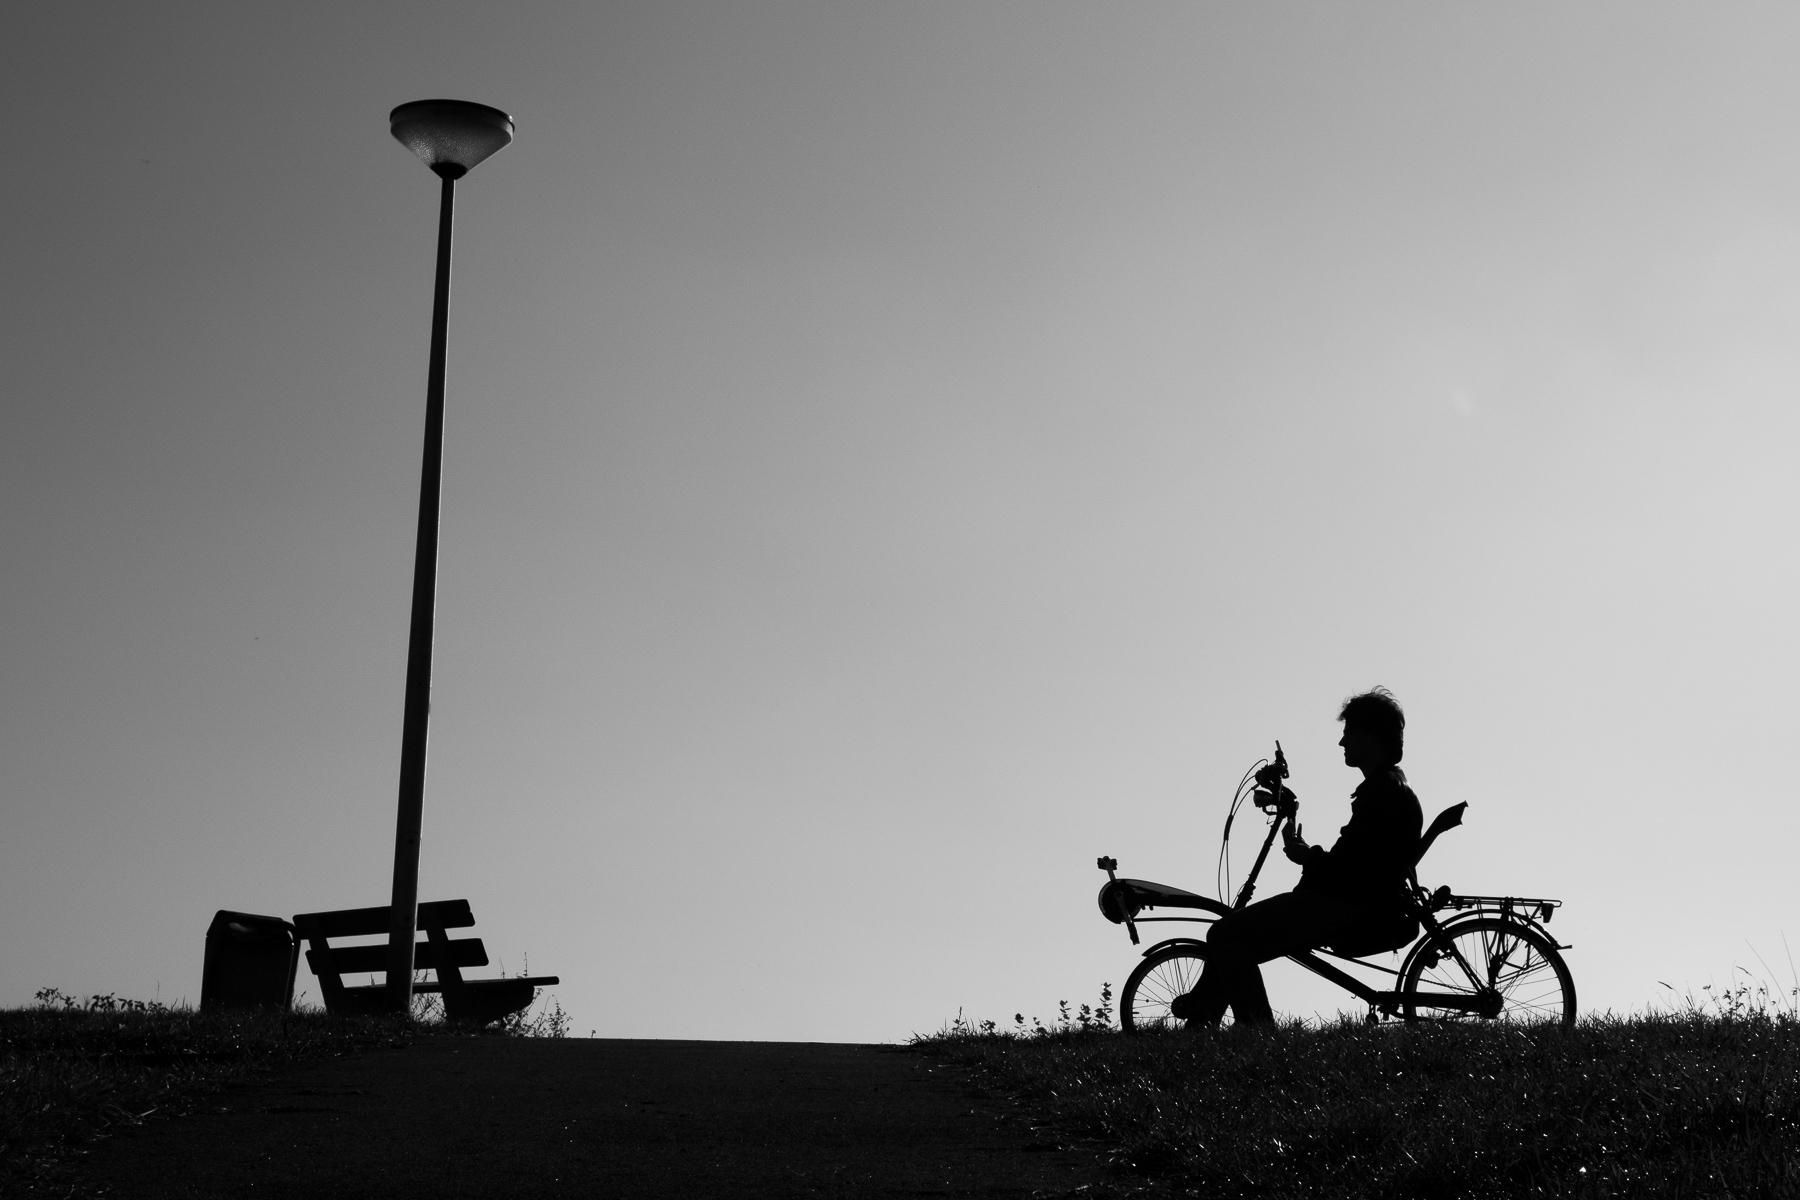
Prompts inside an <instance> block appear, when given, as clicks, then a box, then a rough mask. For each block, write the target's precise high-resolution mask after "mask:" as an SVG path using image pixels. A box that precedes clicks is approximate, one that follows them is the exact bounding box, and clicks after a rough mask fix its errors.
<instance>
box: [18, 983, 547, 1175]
mask: <svg viewBox="0 0 1800 1200" xmlns="http://www.w3.org/2000/svg"><path fill="white" fill-rule="evenodd" d="M419 999H420V1000H421V1001H425V1000H427V999H429V1000H436V997H420V998H419ZM37 1000H38V1003H37V1005H36V1006H35V1007H32V1008H23V1009H7V1010H0V1194H4V1195H13V1194H16V1193H25V1192H34V1193H40V1194H49V1193H51V1192H52V1191H54V1192H55V1193H56V1194H68V1191H69V1180H70V1178H71V1167H72V1165H73V1162H74V1160H75V1159H78V1158H79V1157H80V1155H81V1154H82V1153H84V1152H85V1150H86V1149H87V1148H88V1147H89V1146H91V1145H92V1144H94V1143H95V1142H98V1141H100V1140H103V1139H105V1138H108V1137H114V1136H118V1135H119V1134H121V1133H128V1132H130V1131H131V1130H133V1129H135V1128H136V1127H138V1126H141V1125H143V1124H144V1123H145V1122H146V1121H148V1120H153V1119H157V1118H161V1117H168V1116H179V1115H182V1114H184V1113H187V1112H191V1111H192V1110H193V1109H194V1108H195V1107H196V1106H197V1105H199V1104H200V1103H202V1102H203V1101H204V1100H205V1099H206V1098H207V1097H208V1096H210V1095H213V1094H214V1093H216V1092H218V1091H219V1090H220V1089H222V1088H224V1087H226V1086H228V1085H229V1084H230V1083H232V1082H233V1081H234V1080H237V1079H240V1078H242V1077H244V1076H246V1075H249V1074H251V1073H254V1072H258V1071H264V1070H269V1069H272V1068H277V1067H283V1066H288V1065H291V1064H294V1063H298V1062H305V1061H310V1060H317V1059H324V1058H334V1057H342V1056H344V1055H349V1054H358V1053H361V1052H363V1051H364V1050H367V1049H370V1048H374V1047H380V1046H395V1045H409V1044H411V1042H412V1040H413V1039H414V1038H417V1037H421V1036H471V1035H470V1034H469V1033H468V1032H467V1031H465V1030H458V1029H454V1028H452V1027H448V1026H445V1025H443V1024H442V1023H441V1022H436V1021H434V1020H432V1017H431V1013H430V1012H429V1011H428V1006H427V1005H426V1004H424V1003H421V1004H420V1005H419V1010H420V1011H419V1012H418V1013H417V1014H415V1019H412V1020H408V1019H404V1018H400V1017H392V1016H389V1017H341V1016H331V1015H328V1014H326V1013H325V1012H323V1011H320V1010H317V1009H312V1010H302V1011H296V1012H289V1013H282V1012H270V1011H253V1012H222V1013H201V1012H196V1011H194V1010H193V1009H191V1008H187V1007H166V1006H164V1005H160V1004H153V1003H146V1002H144V1001H139V1000H129V999H121V998H119V997H117V996H111V995H107V996H90V997H88V998H87V999H86V1000H85V1001H78V1000H76V999H75V998H73V997H70V996H66V995H64V994H63V993H62V992H60V991H58V990H57V989H55V988H45V989H44V990H43V991H40V992H39V993H38V995H37ZM534 1009H535V1010H536V1011H535V1013H534V1011H533V1010H534ZM568 1023H569V1022H568V1018H567V1016H565V1015H564V1014H563V1012H562V1009H561V1007H560V1006H559V1005H556V1004H555V1002H554V1001H551V1002H550V1004H549V1005H548V1006H545V1007H543V1008H539V1007H538V1006H536V1005H534V1006H533V1009H528V1010H526V1011H525V1012H522V1013H517V1014H514V1016H513V1017H512V1018H509V1019H508V1020H507V1021H506V1022H502V1023H500V1024H498V1025H496V1026H491V1027H490V1028H489V1029H488V1030H487V1031H486V1032H488V1033H491V1034H502V1035H510V1036H516V1037H562V1036H564V1035H565V1034H566V1032H567V1029H568Z"/></svg>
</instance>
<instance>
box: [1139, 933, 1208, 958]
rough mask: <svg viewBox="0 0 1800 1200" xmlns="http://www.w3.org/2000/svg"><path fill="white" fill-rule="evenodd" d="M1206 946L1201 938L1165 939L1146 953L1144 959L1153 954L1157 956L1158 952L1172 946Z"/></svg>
mask: <svg viewBox="0 0 1800 1200" xmlns="http://www.w3.org/2000/svg"><path fill="white" fill-rule="evenodd" d="M1204 945H1206V943H1205V942H1204V941H1202V940H1201V939H1199V938H1164V939H1163V940H1162V941H1160V942H1158V943H1156V945H1154V946H1152V947H1150V948H1149V949H1148V950H1146V951H1144V957H1145V958H1149V957H1150V956H1151V955H1152V954H1155V953H1156V952H1157V951H1158V950H1167V949H1168V948H1169V947H1170V946H1204Z"/></svg>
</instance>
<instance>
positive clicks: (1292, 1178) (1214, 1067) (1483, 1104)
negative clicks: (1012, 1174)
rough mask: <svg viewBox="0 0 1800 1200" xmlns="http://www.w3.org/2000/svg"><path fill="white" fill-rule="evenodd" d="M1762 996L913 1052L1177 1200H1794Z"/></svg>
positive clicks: (959, 1026)
mask: <svg viewBox="0 0 1800 1200" xmlns="http://www.w3.org/2000/svg"><path fill="white" fill-rule="evenodd" d="M1763 999H1764V1002H1763V1003H1760V1004H1759V1003H1757V1000H1756V997H1755V996H1753V995H1748V994H1747V991H1740V992H1738V993H1736V994H1735V995H1734V994H1733V993H1726V994H1724V995H1723V996H1722V997H1712V996H1710V995H1709V996H1706V997H1703V998H1702V999H1701V1000H1699V1001H1696V1000H1695V999H1694V998H1693V997H1691V996H1690V997H1688V999H1687V1002H1686V1004H1685V1005H1684V1006H1683V1007H1680V1008H1677V1009H1675V1010H1673V1011H1665V1012H1656V1013H1650V1014H1646V1015H1641V1016H1635V1017H1629V1018H1622V1017H1612V1016H1606V1017H1590V1018H1587V1019H1584V1020H1583V1021H1581V1022H1580V1023H1579V1024H1578V1025H1577V1026H1576V1028H1575V1029H1574V1030H1573V1032H1570V1033H1564V1032H1563V1031H1561V1030H1560V1029H1558V1028H1554V1027H1549V1026H1536V1027H1529V1026H1526V1027H1522V1026H1509V1025H1502V1024H1484V1023H1475V1024H1458V1025H1447V1026H1409V1025H1399V1024H1384V1025H1375V1026H1370V1025H1365V1024H1363V1023H1361V1022H1344V1023H1340V1024H1332V1025H1324V1026H1318V1025H1313V1026H1307V1025H1303V1024H1299V1023H1295V1024H1292V1025H1288V1026H1284V1027H1282V1028H1279V1029H1275V1030H1270V1031H1255V1030H1233V1029H1226V1030H1222V1031H1191V1032H1190V1031H1182V1030H1177V1031H1170V1032H1161V1033H1153V1034H1138V1035H1125V1034H1121V1033H1118V1032H1116V1031H1112V1030H1110V1029H1105V1028H1102V1027H1100V1026H1099V1025H1097V1024H1095V1023H1092V1022H1090V1024H1089V1026H1088V1027H1087V1028H1085V1029H1084V1028H1082V1027H1081V1026H1080V1024H1079V1023H1078V1022H1075V1021H1070V1020H1066V1019H1065V1020H1063V1021H1061V1022H1058V1023H1054V1024H1053V1025H1051V1026H1048V1027H1045V1026H1041V1025H1037V1026H1034V1027H1032V1028H1029V1029H1027V1028H1026V1027H1025V1025H1024V1022H1023V1021H1022V1020H1015V1030H1014V1031H1013V1032H1011V1033H1006V1032H1001V1031H999V1030H998V1029H995V1028H994V1026H993V1025H992V1023H985V1022H984V1023H982V1024H981V1025H973V1024H970V1023H968V1022H960V1023H953V1024H952V1025H951V1026H949V1027H947V1028H946V1029H945V1030H944V1031H942V1032H940V1033H939V1034H937V1035H935V1036H934V1037H929V1038H922V1039H917V1043H918V1044H920V1045H922V1046H923V1047H925V1048H927V1049H929V1050H932V1051H935V1052H936V1053H939V1054H942V1055H945V1056H947V1057H949V1058H951V1059H954V1060H956V1061H959V1062H962V1063H965V1064H968V1065H971V1066H973V1067H975V1068H976V1069H977V1070H978V1071H979V1072H980V1075H981V1077H982V1079H983V1082H984V1084H985V1085H986V1086H987V1087H989V1088H992V1089H996V1090H1000V1091H1003V1092H1006V1093H1008V1094H1011V1095H1013V1096H1015V1097H1017V1098H1019V1099H1020V1100H1021V1101H1023V1102H1025V1103H1026V1104H1027V1105H1029V1106H1031V1107H1033V1108H1035V1109H1037V1110H1039V1111H1040V1112H1043V1113H1045V1114H1046V1115H1047V1116H1049V1117H1050V1118H1051V1119H1052V1120H1053V1121H1054V1122H1055V1123H1056V1124H1057V1125H1058V1126H1059V1127H1060V1128H1062V1129H1064V1130H1065V1131H1067V1132H1069V1133H1071V1134H1074V1135H1076V1136H1081V1137H1085V1138H1087V1139H1090V1140H1091V1141H1093V1142H1094V1143H1096V1144H1097V1145H1098V1146H1099V1147H1100V1148H1101V1150H1102V1153H1103V1154H1104V1156H1105V1157H1106V1159H1107V1160H1108V1161H1109V1163H1110V1164H1111V1166H1112V1167H1113V1168H1114V1169H1115V1170H1116V1171H1118V1172H1120V1173H1121V1174H1122V1175H1124V1176H1135V1177H1137V1178H1138V1179H1139V1180H1141V1181H1146V1182H1153V1183H1155V1184H1157V1185H1158V1189H1157V1190H1159V1191H1160V1190H1164V1189H1165V1188H1166V1189H1168V1190H1171V1191H1173V1192H1174V1193H1176V1194H1193V1195H1198V1196H1203V1197H1208V1198H1212V1197H1220V1198H1223V1197H1239V1196H1242V1197H1301V1196H1305V1197H1321V1198H1323V1197H1384V1198H1386V1197H1419V1198H1426V1197H1457V1198H1463V1197H1509V1198H1510V1197H1518V1196H1531V1195H1545V1196H1593V1197H1601V1196H1633V1197H1636V1196H1671V1197H1673V1196H1745V1197H1750V1196H1755V1197H1764V1196H1800V1019H1797V1018H1796V1015H1795V1013H1794V1012H1793V1010H1792V1006H1791V1004H1790V1005H1786V1006H1784V1005H1783V1004H1780V1003H1777V1004H1773V1005H1771V1004H1769V1003H1767V1002H1766V1001H1767V996H1766V995H1765V997H1764V998H1763ZM1064 1011H1065V1013H1066V1011H1067V1009H1066V1006H1065V1008H1064ZM1020 1030H1023V1031H1024V1032H1023V1033H1021V1032H1019V1031H1020Z"/></svg>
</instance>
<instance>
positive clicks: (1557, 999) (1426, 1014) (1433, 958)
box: [1400, 917, 1575, 1029]
mask: <svg viewBox="0 0 1800 1200" xmlns="http://www.w3.org/2000/svg"><path fill="white" fill-rule="evenodd" d="M1465 964H1466V965H1465ZM1471 973H1473V978H1471ZM1400 1008H1401V1012H1402V1013H1403V1014H1404V1015H1405V1017H1406V1019H1407V1020H1409V1021H1415V1020H1420V1019H1424V1020H1428V1021H1494V1020H1499V1021H1554V1022H1556V1023H1557V1024H1560V1025H1561V1026H1562V1027H1563V1028H1564V1029H1573V1028H1574V1027H1575V980H1574V979H1573V977H1571V976H1570V974H1569V968H1568V966H1567V965H1566V964H1565V963H1564V962H1563V960H1562V955H1560V954H1558V953H1557V952H1556V944H1555V943H1554V942H1552V941H1551V940H1550V939H1549V938H1547V937H1545V936H1544V935H1543V934H1541V933H1539V932H1538V931H1537V930H1535V929H1533V928H1531V927H1530V926H1529V925H1523V924H1520V923H1519V922H1517V921H1509V920H1506V919H1505V918H1503V917H1480V918H1477V919H1475V920H1473V921H1465V922H1462V923H1460V924H1456V925H1452V926H1450V927H1449V928H1447V929H1445V930H1443V931H1442V932H1440V933H1438V934H1437V935H1436V936H1434V937H1433V938H1432V939H1431V941H1430V942H1428V943H1427V944H1426V945H1425V947H1424V948H1423V949H1421V950H1420V951H1419V953H1417V954H1415V955H1414V956H1413V958H1412V962H1411V964H1410V965H1409V966H1408V967H1407V970H1406V978H1405V979H1403V980H1402V981H1401V983H1400Z"/></svg>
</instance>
